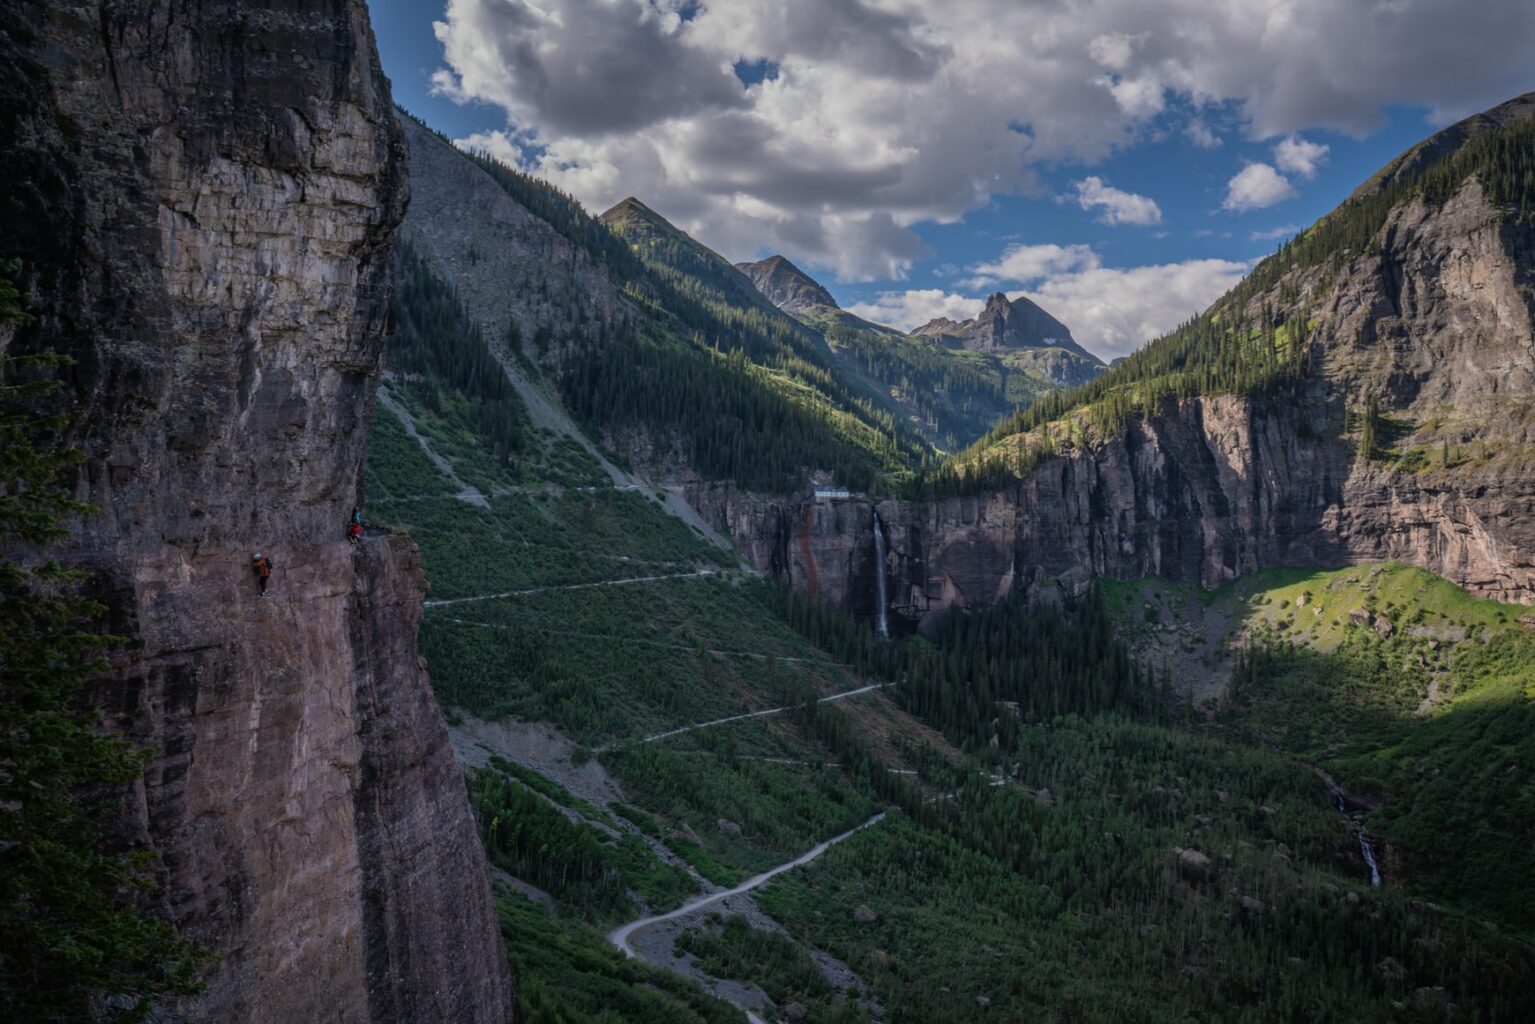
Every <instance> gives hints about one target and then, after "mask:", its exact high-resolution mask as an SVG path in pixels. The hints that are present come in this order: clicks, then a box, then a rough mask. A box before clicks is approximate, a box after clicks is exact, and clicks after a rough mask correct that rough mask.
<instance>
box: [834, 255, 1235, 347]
mask: <svg viewBox="0 0 1535 1024" xmlns="http://www.w3.org/2000/svg"><path fill="white" fill-rule="evenodd" d="M1251 266H1252V264H1250V263H1243V262H1238V261H1235V260H1222V259H1196V260H1184V261H1182V262H1178V263H1158V264H1152V265H1148V266H1140V267H1106V266H1104V265H1103V261H1102V260H1101V259H1100V258H1099V256H1098V254H1097V253H1095V252H1093V251H1092V249H1091V248H1089V247H1088V246H1085V245H1073V246H1058V245H1013V246H1010V247H1008V248H1007V249H1006V250H1004V251H1003V253H1002V255H1001V256H999V257H998V258H997V259H996V260H994V261H991V262H989V263H981V264H976V265H975V266H973V267H971V268H970V269H971V270H972V271H973V272H975V273H977V274H979V275H981V279H982V280H984V281H986V282H987V285H988V286H989V285H995V284H1008V285H1012V286H1014V287H1012V288H1010V289H1008V290H1007V291H1006V294H1007V296H1008V297H1009V298H1017V297H1018V296H1020V295H1027V296H1028V297H1029V298H1030V299H1033V300H1034V301H1035V302H1037V303H1039V305H1040V306H1042V307H1043V308H1044V309H1045V310H1046V311H1047V312H1049V313H1050V314H1052V315H1053V316H1055V317H1056V318H1058V319H1059V320H1060V321H1061V322H1062V323H1064V324H1065V325H1066V326H1067V327H1069V328H1071V335H1072V337H1073V338H1075V339H1076V340H1077V341H1078V342H1079V343H1080V344H1082V345H1083V346H1084V347H1086V348H1088V349H1090V350H1091V351H1093V352H1095V353H1096V354H1097V355H1099V356H1100V357H1102V358H1103V359H1104V360H1106V361H1107V360H1110V359H1115V358H1117V357H1119V356H1123V355H1129V354H1130V353H1131V352H1134V351H1135V350H1136V349H1138V348H1140V347H1141V346H1142V345H1144V344H1146V342H1148V341H1152V340H1154V339H1156V338H1159V337H1161V336H1162V335H1164V334H1166V333H1167V332H1168V331H1171V330H1172V329H1173V328H1174V327H1177V326H1178V325H1179V324H1180V323H1182V322H1183V321H1185V320H1187V319H1188V318H1189V317H1191V316H1193V315H1195V314H1196V313H1199V312H1200V311H1202V310H1204V309H1205V308H1206V307H1208V306H1209V305H1210V304H1211V303H1212V302H1214V301H1215V300H1216V299H1218V298H1220V297H1221V296H1222V295H1224V294H1225V293H1226V292H1227V291H1229V290H1230V289H1231V288H1232V287H1233V286H1235V285H1236V283H1237V282H1238V281H1240V280H1241V279H1242V277H1243V276H1244V275H1245V274H1246V273H1247V271H1248V270H1249V269H1251ZM962 283H963V284H964V285H965V286H966V287H969V286H971V285H972V282H970V281H966V282H962ZM1019 286H1022V287H1019ZM983 287H984V286H983ZM984 306H985V299H984V298H982V297H981V296H979V295H966V294H964V293H961V292H950V291H944V290H942V289H938V288H925V289H908V290H905V291H887V292H882V293H880V294H879V295H877V296H876V297H875V298H874V299H873V300H872V301H869V302H862V303H857V304H855V305H853V306H850V307H849V310H850V311H851V312H853V313H855V314H857V315H858V316H861V317H863V318H865V319H867V320H873V321H875V322H876V323H883V324H889V325H891V326H892V327H899V328H901V329H902V330H907V331H909V330H911V329H912V328H914V327H919V326H921V325H922V324H925V323H927V322H928V321H929V320H933V319H935V318H937V317H945V318H947V319H950V320H965V319H968V318H970V317H973V316H975V315H976V314H977V313H979V312H980V311H981V310H982V308H984Z"/></svg>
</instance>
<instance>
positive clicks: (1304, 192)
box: [369, 0, 1535, 358]
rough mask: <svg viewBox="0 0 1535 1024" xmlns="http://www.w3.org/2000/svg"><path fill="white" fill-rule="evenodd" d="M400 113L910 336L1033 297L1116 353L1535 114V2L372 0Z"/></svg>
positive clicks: (1084, 337)
mask: <svg viewBox="0 0 1535 1024" xmlns="http://www.w3.org/2000/svg"><path fill="white" fill-rule="evenodd" d="M369 5H370V8H371V10H372V14H373V21H374V27H375V30H376V31H377V34H378V38H379V46H380V50H381V52H382V54H383V60H384V68H385V70H386V71H387V72H388V74H389V75H390V77H391V79H392V80H393V82H394V92H395V97H396V99H397V100H399V101H400V102H401V103H402V104H403V105H404V106H405V107H406V108H407V109H409V110H411V111H412V112H414V113H416V114H417V115H419V116H422V117H423V118H425V119H426V120H427V121H428V123H430V124H432V125H433V126H434V127H437V128H439V129H441V130H443V131H446V132H447V133H448V134H449V135H450V136H452V137H453V138H455V139H458V140H461V141H462V142H463V143H464V144H466V145H472V146H478V147H480V148H483V149H487V150H490V151H491V152H493V153H496V154H497V155H499V156H501V157H503V158H504V159H507V160H509V161H512V162H515V163H516V164H518V165H519V166H521V167H523V168H525V169H527V170H530V171H532V172H534V173H537V174H540V175H542V176H544V177H547V178H549V179H550V180H552V181H553V182H555V183H556V184H557V185H559V186H560V187H561V188H563V189H565V190H567V191H569V192H572V193H574V194H575V195H576V196H577V197H578V198H580V199H581V200H582V201H583V202H584V203H585V204H586V205H587V207H588V209H590V210H592V211H593V212H594V213H595V212H600V211H602V210H604V209H606V208H607V207H608V206H610V205H612V204H613V203H615V202H617V201H618V200H620V199H622V198H624V197H625V196H629V195H634V196H638V197H639V198H640V199H642V200H643V201H644V202H646V203H647V204H649V205H650V206H652V207H654V208H655V209H657V210H659V211H660V212H661V213H662V214H663V215H665V216H666V217H667V218H668V219H670V220H671V221H672V222H673V223H675V224H677V225H678V226H679V227H682V228H683V229H684V230H687V231H689V232H690V233H692V234H693V235H694V236H696V237H698V238H700V239H701V240H703V241H704V242H705V243H707V244H708V245H710V246H712V247H713V248H715V249H716V250H718V251H719V252H720V253H721V254H723V255H724V256H726V257H728V258H730V259H732V260H744V259H753V258H757V257H760V256H766V255H769V254H771V253H783V254H784V255H787V256H788V257H790V258H791V259H793V260H794V261H796V262H797V263H799V264H800V265H801V266H803V267H804V268H805V269H807V270H809V271H811V272H812V273H813V274H815V275H816V276H817V277H819V278H820V279H821V280H822V282H823V283H825V284H826V285H827V286H828V287H829V288H830V289H831V291H832V292H833V294H834V295H836V296H837V298H838V300H839V301H840V302H841V303H842V305H843V306H844V307H846V308H850V309H853V310H854V311H856V312H859V313H861V314H863V315H865V316H868V317H870V318H872V319H876V320H881V321H883V322H886V323H891V324H894V325H896V326H900V327H911V326H915V325H917V324H920V323H923V322H926V321H927V320H929V319H931V318H932V317H935V316H949V317H954V318H956V319H958V318H962V317H965V316H970V315H973V314H974V313H975V312H977V311H978V310H979V309H980V308H981V305H982V304H983V302H984V299H985V296H986V295H988V294H990V293H991V292H995V291H1004V292H1006V293H1008V294H1009V295H1010V296H1016V295H1019V294H1027V295H1030V296H1031V297H1033V298H1034V299H1035V300H1036V301H1038V302H1040V303H1041V304H1042V305H1043V306H1044V307H1045V308H1046V309H1048V310H1049V311H1050V312H1052V313H1054V314H1055V315H1057V316H1058V317H1060V318H1061V319H1062V320H1063V321H1065V322H1066V324H1067V325H1068V326H1070V327H1071V328H1072V331H1073V334H1074V335H1075V336H1076V337H1077V339H1078V340H1079V341H1081V342H1082V343H1083V344H1085V345H1086V346H1087V347H1089V348H1091V349H1093V350H1095V351H1096V352H1098V353H1099V354H1100V355H1102V356H1104V357H1105V358H1112V357H1114V356H1118V355H1123V354H1124V353H1126V352H1129V351H1132V350H1133V349H1135V348H1137V347H1138V346H1140V345H1141V344H1143V343H1144V342H1145V341H1147V340H1149V339H1150V338H1151V337H1154V336H1156V335H1157V334H1159V333H1161V332H1163V331H1165V330H1167V329H1168V328H1170V327H1172V326H1173V325H1174V324H1176V323H1177V322H1179V321H1180V320H1183V319H1185V318H1186V317H1187V316H1189V315H1190V314H1191V313H1194V312H1196V311H1197V310H1199V309H1201V308H1202V307H1203V306H1205V305H1206V304H1208V303H1209V302H1210V301H1211V300H1212V299H1214V298H1215V297H1217V296H1218V295H1219V294H1220V293H1221V292H1223V291H1224V290H1225V289H1226V288H1228V287H1230V285H1231V284H1233V283H1234V282H1235V281H1236V280H1238V279H1239V278H1240V276H1241V275H1242V274H1243V273H1244V272H1245V271H1246V269H1247V268H1248V267H1249V266H1250V265H1251V263H1252V261H1253V260H1254V259H1255V258H1257V257H1259V256H1261V255H1263V254H1265V253H1268V252H1270V251H1272V250H1273V248H1274V246H1275V245H1276V244H1278V242H1279V241H1280V240H1282V239H1283V238H1285V237H1288V236H1289V235H1290V234H1291V233H1293V232H1294V231H1295V230H1297V229H1298V228H1300V227H1304V226H1305V225H1307V224H1309V223H1310V222H1311V221H1313V220H1315V219H1316V217H1318V216H1319V215H1321V214H1322V213H1324V212H1326V211H1327V210H1328V209H1330V208H1331V207H1332V206H1334V205H1335V204H1336V203H1337V202H1338V201H1340V200H1341V199H1342V198H1343V197H1345V196H1346V195H1347V194H1348V193H1349V191H1351V190H1352V188H1353V187H1354V186H1355V185H1356V184H1358V183H1359V182H1360V181H1361V180H1363V179H1364V178H1365V177H1367V176H1368V175H1369V174H1370V173H1371V172H1372V171H1374V170H1375V169H1376V168H1377V167H1378V166H1379V165H1380V164H1382V163H1384V162H1385V161H1386V160H1388V159H1389V158H1390V157H1392V156H1394V155H1395V154H1396V153H1398V152H1400V151H1401V150H1402V149H1404V148H1406V147H1407V146H1409V145H1411V144H1412V143H1413V142H1415V141H1417V140H1418V139H1419V138H1421V137H1423V136H1424V135H1426V134H1428V133H1429V132H1431V131H1433V130H1434V129H1435V128H1436V127H1439V126H1442V125H1444V124H1446V123H1448V122H1450V121H1452V120H1454V119H1456V118H1458V117H1461V116H1463V115H1465V114H1467V113H1471V112H1474V111H1476V110H1479V109H1482V108H1483V107H1486V106H1490V105H1492V104H1494V103H1497V102H1499V101H1501V100H1503V99H1507V98H1508V97H1510V96H1513V95H1516V94H1518V93H1520V92H1523V91H1527V90H1530V89H1535V4H1531V3H1529V2H1528V0H369Z"/></svg>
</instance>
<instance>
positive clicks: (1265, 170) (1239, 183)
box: [1221, 163, 1295, 213]
mask: <svg viewBox="0 0 1535 1024" xmlns="http://www.w3.org/2000/svg"><path fill="white" fill-rule="evenodd" d="M1293 195H1295V189H1294V188H1293V187H1292V186H1291V185H1290V183H1289V181H1287V180H1286V179H1285V177H1284V175H1282V174H1280V173H1279V172H1278V171H1276V170H1274V168H1273V167H1272V166H1270V165H1269V164H1263V163H1256V164H1248V165H1247V166H1246V167H1244V168H1242V169H1241V170H1240V171H1238V172H1237V173H1236V176H1235V177H1233V178H1232V179H1231V180H1230V181H1229V182H1227V183H1226V199H1225V201H1224V202H1223V203H1221V206H1223V207H1224V208H1226V209H1228V210H1232V211H1234V212H1237V213H1241V212H1242V211H1244V210H1261V209H1263V208H1264V207H1267V206H1273V205H1274V204H1275V203H1282V202H1284V201H1285V200H1286V199H1289V198H1290V197H1291V196H1293Z"/></svg>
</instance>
